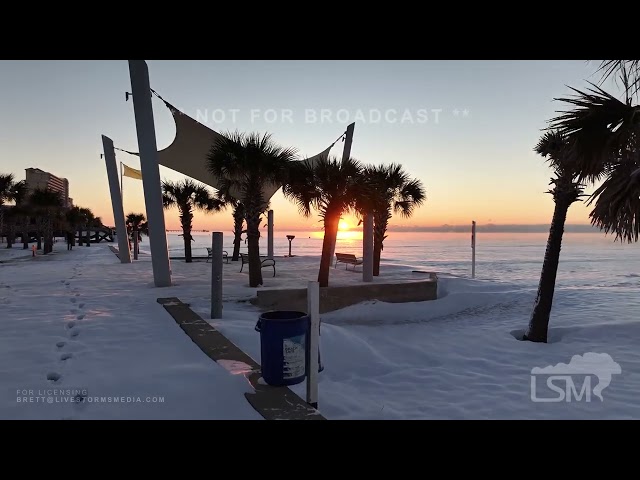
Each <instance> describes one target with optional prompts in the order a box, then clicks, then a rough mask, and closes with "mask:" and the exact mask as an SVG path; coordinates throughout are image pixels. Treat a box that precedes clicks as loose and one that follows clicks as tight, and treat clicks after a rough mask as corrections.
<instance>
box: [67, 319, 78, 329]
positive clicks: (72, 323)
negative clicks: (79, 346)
mask: <svg viewBox="0 0 640 480" xmlns="http://www.w3.org/2000/svg"><path fill="white" fill-rule="evenodd" d="M75 326H76V322H74V321H73V320H71V321H70V322H67V328H73V327H75Z"/></svg>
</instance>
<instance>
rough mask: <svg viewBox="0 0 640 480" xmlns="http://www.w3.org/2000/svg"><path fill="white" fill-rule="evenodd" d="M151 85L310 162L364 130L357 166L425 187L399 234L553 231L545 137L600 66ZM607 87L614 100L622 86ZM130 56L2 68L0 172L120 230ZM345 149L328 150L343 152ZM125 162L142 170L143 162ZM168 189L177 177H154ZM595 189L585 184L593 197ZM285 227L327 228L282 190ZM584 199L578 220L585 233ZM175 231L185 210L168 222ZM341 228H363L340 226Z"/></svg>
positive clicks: (347, 68) (230, 65)
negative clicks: (118, 197) (458, 228)
mask: <svg viewBox="0 0 640 480" xmlns="http://www.w3.org/2000/svg"><path fill="white" fill-rule="evenodd" d="M147 64H148V66H149V75H150V82H151V87H152V88H153V89H154V90H156V91H157V92H158V93H159V94H160V95H161V96H162V97H163V98H165V99H166V100H167V101H169V102H170V103H172V104H173V105H175V106H176V107H178V108H179V109H180V110H182V111H183V112H185V113H186V114H187V115H190V116H191V117H193V118H195V119H197V120H198V121H200V122H201V123H204V124H205V125H207V126H209V127H210V128H212V129H214V130H216V131H218V132H221V133H223V132H228V131H235V130H239V131H243V132H259V133H261V134H262V133H265V132H268V133H271V134H272V137H273V139H274V140H275V141H276V142H277V143H279V144H280V145H283V146H287V147H294V148H296V149H297V151H298V152H299V154H300V155H301V156H312V155H315V154H317V153H319V152H321V151H323V150H324V149H325V148H326V147H328V146H329V145H331V143H333V142H334V140H336V139H337V138H338V137H339V136H340V135H341V134H342V132H344V130H345V128H346V126H347V125H348V124H349V123H351V122H352V121H356V126H355V132H354V139H353V146H352V150H351V155H352V157H354V158H356V159H358V160H359V161H361V162H363V163H365V164H373V165H379V164H388V163H392V162H395V163H400V164H402V165H403V166H404V168H405V170H406V171H407V172H408V173H409V174H410V175H411V176H412V177H414V178H417V179H420V180H421V181H422V183H423V185H424V187H425V190H426V192H427V200H426V202H425V203H424V204H423V206H421V207H420V208H419V209H418V210H417V211H416V212H415V214H414V215H413V217H411V218H410V219H404V218H401V217H394V218H393V219H392V220H391V222H390V223H391V225H392V226H397V227H398V228H412V229H414V228H419V227H429V228H433V227H437V226H440V225H444V224H447V225H465V224H470V223H471V221H472V220H475V221H476V222H477V223H478V224H479V225H482V224H509V225H525V224H548V223H549V222H550V220H551V216H552V213H553V201H552V198H551V196H550V195H549V194H546V193H545V192H546V191H547V190H548V188H549V180H550V177H551V175H552V172H551V170H550V169H549V167H548V165H547V164H546V163H545V160H544V159H543V158H541V157H540V156H538V155H536V154H535V152H534V151H533V149H534V147H535V145H536V143H537V141H538V140H539V138H540V136H541V134H542V129H544V128H545V127H547V125H548V123H547V122H548V120H549V119H551V118H553V117H554V116H556V115H557V112H558V111H560V110H563V109H565V108H566V107H567V105H566V104H563V103H561V102H559V101H554V98H558V97H566V96H569V95H571V94H572V91H571V90H570V88H569V87H570V86H571V87H575V88H585V87H587V86H588V83H587V82H588V81H591V82H598V80H599V76H598V75H597V74H596V70H597V67H598V61H586V60H554V61H541V60H540V61H531V60H523V61H507V60H504V61H481V60H478V61H356V60H349V61H346V60H342V61H317V60H316V61H267V60H262V61H213V60H207V61H164V60H150V61H147ZM606 88H607V90H608V91H611V92H612V93H618V91H617V90H616V89H615V87H614V86H613V85H607V87H606ZM127 91H131V83H130V78H129V69H128V63H127V61H126V60H109V61H106V60H100V61H80V60H75V61H56V60H48V61H34V60H24V61H0V172H2V173H14V174H15V176H16V178H17V179H23V178H24V176H25V169H26V168H29V167H37V168H40V169H42V170H45V171H49V172H51V173H53V174H54V175H57V176H59V177H65V178H67V179H68V180H69V184H70V196H71V197H72V198H73V200H74V203H75V204H76V205H80V206H83V207H89V208H91V209H92V210H93V211H94V213H95V214H96V215H98V216H100V217H101V218H102V220H103V222H104V223H105V224H107V225H113V213H112V210H111V202H110V198H109V187H108V182H107V176H106V170H105V164H104V160H102V159H101V158H100V154H101V153H102V142H101V135H103V134H104V135H107V136H109V137H110V138H111V139H113V141H114V144H115V146H116V147H119V148H122V149H125V150H130V151H138V147H137V137H136V129H135V119H134V113H133V103H132V101H131V99H130V100H129V101H128V102H126V101H125V92H127ZM153 108H154V118H155V126H156V136H157V145H158V149H163V148H165V147H167V146H169V145H170V144H171V142H172V141H173V138H174V136H175V127H174V123H173V119H172V116H171V114H170V112H169V111H168V109H167V108H166V107H165V106H164V104H163V103H162V102H161V101H159V100H158V99H156V98H154V101H153ZM342 146H343V144H342V143H341V142H338V143H336V144H335V146H334V147H333V149H332V150H331V154H333V155H336V156H338V157H341V155H342ZM116 154H117V160H118V161H122V162H124V163H125V164H127V165H128V166H130V167H133V168H140V163H139V159H138V157H135V156H131V155H128V154H125V153H123V152H118V151H117V152H116ZM160 175H161V178H163V179H168V180H180V179H183V178H185V177H184V176H183V175H181V174H179V173H177V172H175V171H172V170H170V169H168V168H165V167H162V166H161V167H160ZM592 190H593V187H590V188H589V189H587V193H589V192H590V191H592ZM123 193H124V206H125V213H129V212H144V196H143V187H142V182H141V181H139V180H135V179H131V178H126V177H125V178H124V184H123ZM272 208H273V209H274V211H275V222H274V223H275V228H276V230H278V231H281V230H292V231H294V230H319V228H320V225H321V224H320V221H319V217H318V215H317V213H315V212H314V213H313V214H312V216H311V217H309V218H304V217H301V216H300V215H299V214H298V211H297V208H296V206H295V205H294V204H293V203H291V202H290V201H288V200H286V199H285V198H284V197H283V196H282V194H281V193H280V192H278V193H276V195H275V196H274V197H273V199H272ZM588 213H589V209H588V207H586V206H585V205H584V204H583V203H578V204H574V205H573V206H572V207H571V208H570V210H569V213H568V217H567V222H568V223H570V224H588V223H589V216H588ZM165 219H166V224H167V228H168V229H178V228H179V220H178V212H177V211H176V210H175V209H172V210H168V211H166V213H165ZM345 222H346V225H347V226H351V227H355V225H356V224H357V220H355V219H354V218H352V217H346V218H345ZM231 225H232V218H231V211H230V210H228V211H226V212H222V213H216V214H213V215H210V214H209V215H207V214H202V213H198V214H196V216H195V219H194V228H195V229H202V230H212V229H222V230H223V231H227V230H229V229H230V228H231Z"/></svg>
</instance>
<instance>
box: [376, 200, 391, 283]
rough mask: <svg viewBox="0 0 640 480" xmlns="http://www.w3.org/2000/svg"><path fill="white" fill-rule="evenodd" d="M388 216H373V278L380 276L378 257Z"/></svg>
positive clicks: (380, 252)
mask: <svg viewBox="0 0 640 480" xmlns="http://www.w3.org/2000/svg"><path fill="white" fill-rule="evenodd" d="M389 216H390V215H388V214H386V212H385V214H384V215H374V218H373V220H374V225H373V275H374V276H375V277H378V276H380V257H381V256H382V247H383V243H384V236H385V233H387V224H388V222H389V219H388V217H389Z"/></svg>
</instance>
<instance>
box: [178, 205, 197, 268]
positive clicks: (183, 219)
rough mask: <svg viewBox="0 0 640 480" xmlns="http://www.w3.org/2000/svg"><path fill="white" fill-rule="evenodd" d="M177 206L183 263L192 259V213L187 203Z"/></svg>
mask: <svg viewBox="0 0 640 480" xmlns="http://www.w3.org/2000/svg"><path fill="white" fill-rule="evenodd" d="M178 208H180V223H181V224H182V238H183V240H184V261H185V263H191V262H192V261H193V259H192V255H191V228H192V227H193V225H192V221H193V214H192V213H191V211H190V207H189V206H188V205H185V206H184V207H182V208H181V207H178Z"/></svg>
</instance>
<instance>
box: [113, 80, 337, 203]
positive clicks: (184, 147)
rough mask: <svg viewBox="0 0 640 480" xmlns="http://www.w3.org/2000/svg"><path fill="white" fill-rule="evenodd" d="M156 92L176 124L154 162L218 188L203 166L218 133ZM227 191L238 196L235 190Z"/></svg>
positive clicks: (269, 192) (267, 193) (268, 191)
mask: <svg viewBox="0 0 640 480" xmlns="http://www.w3.org/2000/svg"><path fill="white" fill-rule="evenodd" d="M154 93H155V92H154ZM156 96H157V97H158V98H160V100H162V101H163V102H164V103H165V105H166V106H167V108H169V110H170V111H171V115H172V116H173V120H174V122H175V126H176V136H175V138H174V139H173V142H172V143H171V145H169V146H168V147H167V148H164V149H163V150H159V151H158V163H159V164H160V165H162V166H164V167H167V168H170V169H171V170H175V171H176V172H178V173H182V174H183V175H186V176H188V177H191V178H193V179H195V180H198V181H199V182H202V183H204V184H205V185H209V186H211V187H213V188H215V189H219V188H220V181H219V179H218V178H216V177H215V176H213V175H212V174H211V173H210V172H209V170H208V169H207V162H206V159H207V155H208V154H209V151H210V150H211V147H212V146H213V145H214V143H216V142H217V141H218V140H219V139H220V138H221V137H222V136H221V135H220V134H219V133H218V132H216V131H215V130H212V129H210V128H209V127H207V126H205V125H203V124H201V123H200V122H198V121H197V120H194V119H193V118H191V117H190V116H189V115H186V114H185V113H183V112H181V111H179V110H178V109H177V108H175V107H174V106H173V105H171V104H170V103H169V102H167V101H166V100H164V99H162V98H161V97H160V96H159V95H157V94H156ZM336 142H337V140H336ZM333 145H335V142H334V143H332V144H331V145H330V146H329V147H328V148H327V149H325V150H324V151H322V152H320V153H319V154H317V155H314V156H313V157H310V158H308V159H305V160H307V161H310V162H314V161H315V160H317V159H319V158H321V157H323V156H326V155H328V154H329V151H330V150H331V148H332V147H333ZM120 150H121V149H120ZM123 151H125V152H127V153H129V154H132V155H138V154H137V153H134V152H129V151H127V150H123ZM280 187H281V185H266V186H265V187H264V188H263V194H264V197H263V198H264V199H265V201H268V200H269V199H270V198H271V197H272V196H273V195H274V194H275V193H276V192H277V191H278V190H279V189H280ZM230 193H231V194H232V195H233V196H235V197H236V198H238V195H239V193H238V192H230Z"/></svg>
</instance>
